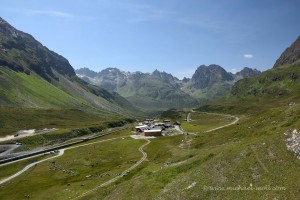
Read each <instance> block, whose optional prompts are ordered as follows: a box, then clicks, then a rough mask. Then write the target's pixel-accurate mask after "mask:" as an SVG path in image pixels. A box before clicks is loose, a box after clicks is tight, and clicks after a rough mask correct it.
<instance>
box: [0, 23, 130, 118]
mask: <svg viewBox="0 0 300 200" xmlns="http://www.w3.org/2000/svg"><path fill="white" fill-rule="evenodd" d="M0 66H1V67H0V83H1V84H0V91H1V94H0V103H1V105H6V106H17V107H38V108H62V107H63V108H72V109H73V108H75V109H81V110H85V111H86V110H90V111H95V110H99V111H106V112H116V113H122V112H123V111H124V112H126V109H131V108H132V109H135V108H134V107H133V106H132V105H131V104H130V103H129V102H128V101H127V100H126V99H124V98H123V97H121V96H120V95H119V94H117V93H115V92H112V91H107V90H105V89H103V88H99V87H96V86H92V85H89V84H87V83H86V82H84V81H82V80H81V79H79V78H78V77H77V76H76V74H75V70H74V69H73V67H72V66H71V65H70V63H69V62H68V60H67V59H65V58H64V57H62V56H60V55H58V54H57V53H55V52H53V51H51V50H49V49H48V48H47V47H45V46H43V45H42V44H41V43H40V42H38V41H37V40H35V39H34V38H33V37H32V36H31V35H29V34H27V33H24V32H22V31H19V30H17V29H15V28H14V27H13V26H11V25H10V24H9V23H7V22H6V21H5V20H3V19H2V18H0Z"/></svg>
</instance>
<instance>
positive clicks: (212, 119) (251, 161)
mask: <svg viewBox="0 0 300 200" xmlns="http://www.w3.org/2000/svg"><path fill="white" fill-rule="evenodd" d="M283 109H285V108H277V109H276V110H273V111H267V112H263V113H261V114H259V115H256V116H251V115H247V116H246V115H240V116H239V118H234V117H232V116H228V115H226V116H224V115H212V114H208V113H200V112H192V113H191V115H190V118H191V120H190V121H189V122H184V123H182V127H183V129H184V131H185V132H187V133H188V134H186V135H177V136H172V137H159V138H155V139H151V143H150V141H147V142H146V143H145V141H144V140H134V139H131V138H130V137H128V136H129V135H130V134H131V133H130V131H129V130H125V131H120V132H118V133H116V134H115V135H114V136H112V135H110V136H106V137H105V138H102V139H99V140H97V141H95V142H93V143H89V144H86V145H82V146H80V148H79V147H77V148H71V149H68V150H67V151H65V152H64V155H63V156H59V157H56V158H54V159H49V158H47V157H43V158H36V159H35V161H33V160H30V161H29V160H28V161H21V162H19V163H14V164H11V165H6V166H0V177H1V179H2V180H3V179H5V178H6V177H9V176H11V175H12V174H14V173H16V172H17V171H19V170H22V168H24V166H26V165H28V163H32V162H36V161H39V160H40V161H41V160H43V159H49V160H45V161H44V162H41V163H39V164H38V165H34V166H33V167H31V168H30V169H28V170H27V171H25V172H24V173H22V174H21V175H20V176H18V177H16V178H14V179H12V180H10V181H8V182H6V183H3V184H1V185H0V198H1V199H22V198H24V197H25V198H30V199H41V198H43V199H74V198H77V199H174V198H175V199H176V198H177V199H244V198H245V199H258V198H263V199H274V198H277V199H284V198H286V199H295V198H296V197H297V196H299V195H300V193H299V190H298V189H297V185H299V184H300V182H299V180H300V177H299V174H298V171H299V170H300V161H299V160H297V158H296V157H295V156H294V155H293V153H292V152H290V151H288V150H287V149H286V136H285V135H284V134H283V133H284V130H287V129H289V128H290V127H291V126H293V127H298V126H299V124H298V123H299V122H298V121H293V122H292V121H291V120H293V119H294V117H295V115H294V114H295V113H299V107H297V106H295V107H293V108H289V110H283ZM291 113H293V114H291ZM238 119H239V121H238ZM226 124H227V125H230V126H226ZM270 125H272V126H270ZM220 128H221V129H220ZM141 154H142V157H141ZM128 170H129V171H130V172H128ZM32 180H34V181H32ZM100 187H101V189H100ZM32 188H34V190H33V189H32ZM49 194H51V195H49Z"/></svg>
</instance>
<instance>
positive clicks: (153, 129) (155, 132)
mask: <svg viewBox="0 0 300 200" xmlns="http://www.w3.org/2000/svg"><path fill="white" fill-rule="evenodd" d="M169 128H173V125H172V124H171V121H170V120H167V119H165V120H163V123H155V122H154V120H153V119H146V120H145V121H144V122H143V123H141V124H140V125H139V126H136V127H134V131H135V132H136V133H137V134H140V135H142V136H162V131H163V130H165V129H169Z"/></svg>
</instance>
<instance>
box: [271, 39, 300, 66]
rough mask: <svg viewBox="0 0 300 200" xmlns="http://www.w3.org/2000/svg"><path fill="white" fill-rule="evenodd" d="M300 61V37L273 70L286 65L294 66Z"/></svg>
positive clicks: (279, 59) (284, 53)
mask: <svg viewBox="0 0 300 200" xmlns="http://www.w3.org/2000/svg"><path fill="white" fill-rule="evenodd" d="M299 60H300V36H298V38H297V40H296V41H295V42H294V43H293V44H292V45H291V46H290V47H288V48H287V49H286V50H285V51H284V52H283V53H282V54H281V56H280V57H279V58H278V59H277V61H276V62H275V64H274V66H273V68H276V67H280V66H283V65H286V64H293V63H295V62H296V61H299Z"/></svg>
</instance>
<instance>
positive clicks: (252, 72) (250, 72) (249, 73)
mask: <svg viewBox="0 0 300 200" xmlns="http://www.w3.org/2000/svg"><path fill="white" fill-rule="evenodd" d="M260 74H261V71H259V70H257V69H252V68H249V67H244V69H242V70H241V71H240V72H237V73H236V75H240V76H242V77H243V78H250V77H254V76H259V75H260Z"/></svg>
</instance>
